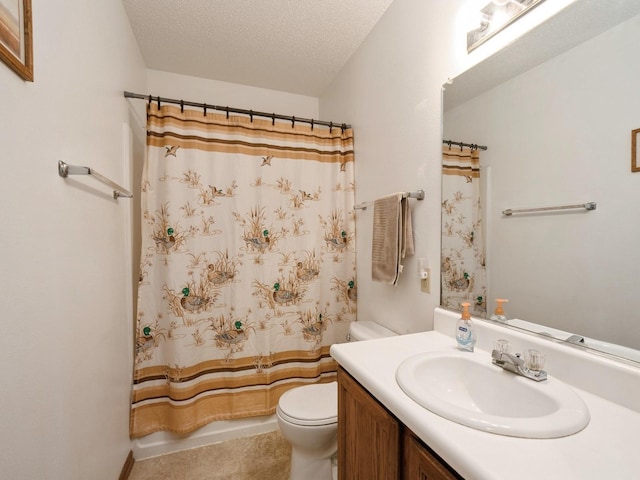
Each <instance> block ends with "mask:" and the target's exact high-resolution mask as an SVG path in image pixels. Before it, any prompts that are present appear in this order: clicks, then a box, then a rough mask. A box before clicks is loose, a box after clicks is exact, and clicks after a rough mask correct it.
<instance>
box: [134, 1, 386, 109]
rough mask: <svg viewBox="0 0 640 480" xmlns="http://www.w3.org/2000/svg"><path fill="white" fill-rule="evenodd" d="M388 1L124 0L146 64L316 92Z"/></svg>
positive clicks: (287, 90)
mask: <svg viewBox="0 0 640 480" xmlns="http://www.w3.org/2000/svg"><path fill="white" fill-rule="evenodd" d="M392 2H393V0H123V1H122V3H123V4H124V6H125V9H126V11H127V14H128V16H129V20H130V22H131V26H132V28H133V32H134V34H135V36H136V39H137V41H138V45H139V46H140V50H141V51H142V55H143V57H144V60H145V63H146V65H147V68H150V69H153V70H163V71H167V72H173V73H181V74H184V75H192V76H196V77H203V78H210V79H214V80H221V81H225V82H232V83H239V84H243V85H251V86H255V87H262V88H268V89H273V90H281V91H285V92H290V93H298V94H302V95H309V96H314V97H317V96H319V95H320V94H322V92H323V91H324V90H325V89H326V88H327V87H328V85H329V84H330V82H331V81H332V80H333V78H334V77H335V76H336V74H337V73H338V72H339V71H340V69H341V68H342V67H343V66H344V65H345V64H346V62H347V61H348V60H349V58H350V57H351V55H352V54H353V53H354V52H355V50H356V49H357V48H358V47H359V46H360V44H361V43H362V41H363V40H364V39H365V37H366V36H367V35H368V34H369V32H370V31H371V29H372V28H373V26H374V25H375V24H376V22H377V21H378V20H379V19H380V17H381V16H382V14H383V13H384V12H385V11H386V9H387V7H388V6H389V5H390V4H391V3H392Z"/></svg>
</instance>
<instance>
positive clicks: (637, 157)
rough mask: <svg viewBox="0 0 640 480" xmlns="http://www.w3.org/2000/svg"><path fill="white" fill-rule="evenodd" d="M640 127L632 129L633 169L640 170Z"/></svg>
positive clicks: (633, 170) (634, 170)
mask: <svg viewBox="0 0 640 480" xmlns="http://www.w3.org/2000/svg"><path fill="white" fill-rule="evenodd" d="M638 150H640V128H636V129H635V130H631V171H632V172H640V152H638Z"/></svg>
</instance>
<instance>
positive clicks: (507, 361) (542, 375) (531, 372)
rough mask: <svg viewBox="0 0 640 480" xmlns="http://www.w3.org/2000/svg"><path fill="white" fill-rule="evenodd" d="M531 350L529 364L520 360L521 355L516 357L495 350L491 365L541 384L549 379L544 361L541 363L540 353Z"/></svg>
mask: <svg viewBox="0 0 640 480" xmlns="http://www.w3.org/2000/svg"><path fill="white" fill-rule="evenodd" d="M532 352H534V351H532V350H530V351H529V352H527V353H528V354H529V355H528V358H527V362H526V363H525V361H524V360H523V359H522V358H520V354H519V353H516V354H515V355H513V354H511V353H507V352H501V351H499V350H493V351H492V352H491V358H492V360H491V363H493V364H494V365H497V366H499V367H502V368H504V369H505V370H509V371H510V372H513V373H515V374H517V375H521V376H523V377H525V378H529V379H531V380H535V381H536V382H541V381H542V380H546V379H547V372H545V371H544V370H542V365H543V362H544V360H542V361H541V359H540V356H541V355H540V354H539V352H535V353H532ZM536 354H538V355H536Z"/></svg>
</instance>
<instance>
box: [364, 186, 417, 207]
mask: <svg viewBox="0 0 640 480" xmlns="http://www.w3.org/2000/svg"><path fill="white" fill-rule="evenodd" d="M402 197H403V198H416V199H418V200H424V190H417V191H415V192H404V193H403V194H402ZM371 205H373V202H362V203H359V204H358V205H356V206H355V207H353V209H354V210H366V209H367V207H370V206H371Z"/></svg>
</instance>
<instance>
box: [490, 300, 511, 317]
mask: <svg viewBox="0 0 640 480" xmlns="http://www.w3.org/2000/svg"><path fill="white" fill-rule="evenodd" d="M508 301H509V300H507V299H506V298H496V310H495V311H494V312H493V315H491V316H490V317H489V320H497V321H499V322H506V321H507V316H506V315H505V314H504V310H503V309H502V304H503V303H506V302H508Z"/></svg>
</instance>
